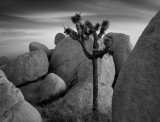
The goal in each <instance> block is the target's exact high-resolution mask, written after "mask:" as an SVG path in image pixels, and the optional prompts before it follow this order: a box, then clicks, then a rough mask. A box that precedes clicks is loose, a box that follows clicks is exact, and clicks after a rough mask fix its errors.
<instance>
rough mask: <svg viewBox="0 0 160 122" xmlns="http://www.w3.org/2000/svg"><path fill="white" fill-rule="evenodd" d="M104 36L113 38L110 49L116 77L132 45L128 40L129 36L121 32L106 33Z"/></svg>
mask: <svg viewBox="0 0 160 122" xmlns="http://www.w3.org/2000/svg"><path fill="white" fill-rule="evenodd" d="M105 36H110V37H112V38H113V46H112V50H113V52H114V54H113V60H114V63H115V69H116V78H117V77H118V74H119V72H120V71H121V68H122V67H123V65H124V64H125V61H126V59H127V58H128V55H129V54H130V53H131V51H132V49H133V46H132V44H131V42H130V37H129V36H128V35H125V34H122V33H108V34H106V35H105Z"/></svg>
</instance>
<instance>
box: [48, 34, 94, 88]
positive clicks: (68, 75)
mask: <svg viewBox="0 0 160 122" xmlns="http://www.w3.org/2000/svg"><path fill="white" fill-rule="evenodd" d="M86 47H87V49H88V50H89V51H91V49H92V40H88V41H86ZM91 67H92V62H91V61H90V60H89V59H88V58H87V57H86V56H85V54H84V52H83V50H82V47H81V45H80V44H79V42H78V41H76V40H73V39H71V38H70V37H67V38H65V39H63V40H61V43H58V44H57V45H56V47H55V49H54V52H53V53H52V57H51V60H50V72H52V73H55V74H57V75H58V76H60V77H61V78H62V79H63V80H64V81H65V83H66V85H67V88H68V87H70V86H73V85H74V84H76V83H78V82H80V81H83V80H85V79H86V78H87V77H88V75H89V73H90V68H91Z"/></svg>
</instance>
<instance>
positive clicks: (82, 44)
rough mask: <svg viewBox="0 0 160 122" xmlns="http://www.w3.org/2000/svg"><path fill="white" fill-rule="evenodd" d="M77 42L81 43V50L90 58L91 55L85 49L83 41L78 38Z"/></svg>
mask: <svg viewBox="0 0 160 122" xmlns="http://www.w3.org/2000/svg"><path fill="white" fill-rule="evenodd" d="M78 42H79V43H80V44H81V46H82V49H83V51H84V54H85V55H86V56H87V57H88V58H89V59H92V57H93V56H92V55H91V54H90V53H89V52H88V51H87V49H86V46H85V42H82V41H79V40H78Z"/></svg>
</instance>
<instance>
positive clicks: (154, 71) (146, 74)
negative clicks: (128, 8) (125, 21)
mask: <svg viewBox="0 0 160 122" xmlns="http://www.w3.org/2000/svg"><path fill="white" fill-rule="evenodd" d="M159 33H160V11H159V12H158V13H157V14H156V16H155V17H154V18H153V19H152V20H151V21H150V23H149V24H148V26H147V27H146V28H145V30H144V31H143V33H142V35H141V36H140V38H139V40H138V42H137V44H136V46H135V48H134V49H133V51H132V52H131V54H130V55H129V57H128V59H127V61H126V63H125V65H124V67H123V68H122V70H121V72H120V74H119V77H118V79H117V84H116V85H115V90H114V94H113V104H112V106H113V109H112V112H113V115H112V116H113V117H112V119H113V122H159V121H160V116H159V115H160V102H159V101H160V87H159V86H160V82H159V79H160V75H159V74H160V56H159V54H160V34H159Z"/></svg>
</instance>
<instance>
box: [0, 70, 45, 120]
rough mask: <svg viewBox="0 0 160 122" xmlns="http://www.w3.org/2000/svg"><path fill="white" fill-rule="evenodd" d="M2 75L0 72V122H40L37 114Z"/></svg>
mask: <svg viewBox="0 0 160 122" xmlns="http://www.w3.org/2000/svg"><path fill="white" fill-rule="evenodd" d="M3 75H4V74H3V73H2V72H0V122H42V119H41V116H40V114H39V112H38V111H37V110H36V109H35V108H34V107H33V106H31V105H30V104H29V103H28V102H26V101H25V100H24V97H23V95H22V93H21V91H20V90H19V89H17V88H16V87H15V86H14V85H13V84H12V83H11V82H10V81H8V80H7V78H6V77H5V76H3Z"/></svg>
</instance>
